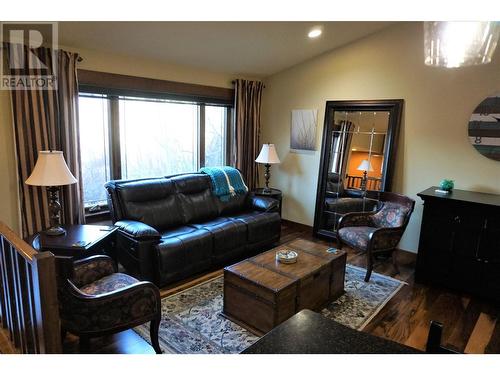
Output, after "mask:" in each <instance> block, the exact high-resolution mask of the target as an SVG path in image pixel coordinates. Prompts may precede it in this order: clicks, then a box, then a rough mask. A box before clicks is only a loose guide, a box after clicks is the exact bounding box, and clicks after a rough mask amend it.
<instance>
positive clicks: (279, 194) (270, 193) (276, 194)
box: [252, 188, 283, 216]
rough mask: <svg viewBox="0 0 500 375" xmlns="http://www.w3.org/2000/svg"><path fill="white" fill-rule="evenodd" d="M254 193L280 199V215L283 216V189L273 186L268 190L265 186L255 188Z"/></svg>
mask: <svg viewBox="0 0 500 375" xmlns="http://www.w3.org/2000/svg"><path fill="white" fill-rule="evenodd" d="M252 194H254V195H257V196H261V197H270V198H274V199H277V200H278V201H279V204H280V206H279V210H280V216H281V208H282V206H283V204H282V203H283V193H282V192H281V190H278V189H273V188H271V189H270V191H266V190H265V189H264V188H256V189H254V190H252Z"/></svg>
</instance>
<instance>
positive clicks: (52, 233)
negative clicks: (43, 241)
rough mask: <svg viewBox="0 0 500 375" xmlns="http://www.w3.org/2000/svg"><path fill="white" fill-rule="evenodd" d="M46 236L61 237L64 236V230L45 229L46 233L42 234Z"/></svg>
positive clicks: (57, 228) (56, 228)
mask: <svg viewBox="0 0 500 375" xmlns="http://www.w3.org/2000/svg"><path fill="white" fill-rule="evenodd" d="M43 233H44V234H46V235H47V236H62V235H63V234H66V230H65V229H64V228H62V227H60V226H57V227H51V228H49V229H47V230H46V231H44V232H43Z"/></svg>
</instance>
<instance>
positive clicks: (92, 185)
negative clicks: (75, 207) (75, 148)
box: [79, 96, 111, 209]
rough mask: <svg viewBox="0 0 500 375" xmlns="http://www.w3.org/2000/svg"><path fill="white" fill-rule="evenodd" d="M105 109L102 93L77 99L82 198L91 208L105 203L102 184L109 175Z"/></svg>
mask: <svg viewBox="0 0 500 375" xmlns="http://www.w3.org/2000/svg"><path fill="white" fill-rule="evenodd" d="M108 109H109V105H108V99H106V98H103V97H102V96H94V97H81V98H80V100H79V111H80V149H81V160H82V178H83V181H82V183H83V187H84V189H83V201H84V202H85V206H86V207H94V209H95V208H98V207H99V206H100V205H103V204H105V203H106V192H105V190H104V189H103V186H104V184H105V183H106V181H108V180H110V178H111V173H110V163H109V125H108V117H109V116H108Z"/></svg>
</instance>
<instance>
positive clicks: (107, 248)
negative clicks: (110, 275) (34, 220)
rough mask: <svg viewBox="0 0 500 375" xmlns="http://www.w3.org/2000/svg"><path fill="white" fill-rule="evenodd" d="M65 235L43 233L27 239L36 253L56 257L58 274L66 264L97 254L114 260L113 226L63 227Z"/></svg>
mask: <svg viewBox="0 0 500 375" xmlns="http://www.w3.org/2000/svg"><path fill="white" fill-rule="evenodd" d="M63 228H64V229H65V230H66V234H63V235H61V236H48V235H46V234H45V233H43V232H40V233H37V234H35V235H33V236H31V237H29V238H28V239H27V241H26V242H28V243H29V244H30V245H31V246H32V247H33V248H34V249H35V250H36V251H50V252H51V253H52V254H54V256H55V257H56V264H57V267H58V272H64V273H65V270H66V268H67V267H68V263H71V264H72V263H73V261H74V260H76V259H82V258H87V257H89V256H92V255H97V254H107V255H110V256H112V257H113V258H114V256H113V255H114V254H113V249H114V241H115V233H116V230H117V228H116V227H114V226H103V225H87V224H83V225H64V226H63Z"/></svg>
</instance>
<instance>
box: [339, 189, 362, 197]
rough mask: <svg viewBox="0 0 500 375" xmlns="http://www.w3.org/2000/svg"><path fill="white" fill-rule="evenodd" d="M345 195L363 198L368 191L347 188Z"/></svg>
mask: <svg viewBox="0 0 500 375" xmlns="http://www.w3.org/2000/svg"><path fill="white" fill-rule="evenodd" d="M344 195H345V196H346V197H349V198H363V197H365V196H366V191H364V190H360V189H345V190H344Z"/></svg>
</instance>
